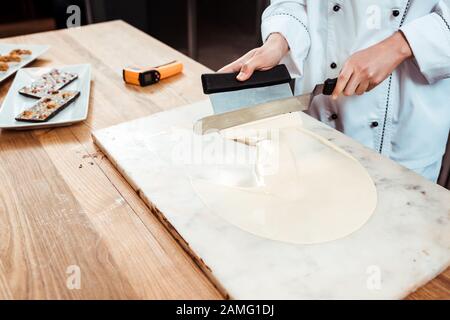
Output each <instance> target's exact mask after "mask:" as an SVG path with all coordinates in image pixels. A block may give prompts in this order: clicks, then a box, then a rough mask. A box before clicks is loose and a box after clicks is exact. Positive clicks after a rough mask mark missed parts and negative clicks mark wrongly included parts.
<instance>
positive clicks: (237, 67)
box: [217, 49, 256, 73]
mask: <svg viewBox="0 0 450 320" xmlns="http://www.w3.org/2000/svg"><path fill="white" fill-rule="evenodd" d="M255 51H256V49H253V50H251V51H249V52H247V53H246V54H244V55H243V56H242V57H240V58H239V59H237V60H236V61H234V62H232V63H230V64H228V65H226V66H225V67H223V68H222V69H220V70H219V71H217V72H219V73H229V72H238V71H241V68H242V66H243V65H244V63H246V62H247V61H248V60H249V59H251V57H253V56H254V55H255Z"/></svg>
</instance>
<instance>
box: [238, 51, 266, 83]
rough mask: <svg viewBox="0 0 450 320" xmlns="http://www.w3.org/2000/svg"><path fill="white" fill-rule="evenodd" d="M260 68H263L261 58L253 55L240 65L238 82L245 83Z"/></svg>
mask: <svg viewBox="0 0 450 320" xmlns="http://www.w3.org/2000/svg"><path fill="white" fill-rule="evenodd" d="M261 67H263V63H262V59H261V56H260V55H254V56H253V57H252V58H251V59H250V60H248V61H247V62H246V63H244V64H243V65H242V68H241V72H239V74H238V76H237V79H238V80H239V81H246V80H248V79H249V78H250V77H251V76H252V74H253V72H255V70H259V69H260V68H261Z"/></svg>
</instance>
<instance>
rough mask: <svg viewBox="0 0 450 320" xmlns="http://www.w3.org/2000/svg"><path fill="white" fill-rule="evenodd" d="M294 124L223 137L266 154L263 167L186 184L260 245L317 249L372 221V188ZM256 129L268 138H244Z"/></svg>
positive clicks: (262, 124)
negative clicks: (263, 242)
mask: <svg viewBox="0 0 450 320" xmlns="http://www.w3.org/2000/svg"><path fill="white" fill-rule="evenodd" d="M293 117H294V118H293ZM293 119H294V120H298V118H297V117H296V116H295V115H294V116H293V115H285V116H281V117H277V118H275V119H270V120H264V121H259V122H258V123H253V124H247V125H245V126H241V127H237V128H233V129H228V130H225V131H224V132H223V136H224V137H226V139H234V141H236V142H235V143H240V144H245V145H246V146H248V148H253V149H255V148H256V154H257V155H258V154H265V156H264V161H263V162H264V163H262V162H261V159H260V158H258V156H256V157H255V159H256V160H255V161H254V162H253V163H251V164H249V165H248V166H239V167H237V166H236V167H233V166H232V165H227V166H216V168H215V169H214V173H212V174H210V175H208V174H205V177H206V176H207V177H208V178H205V177H203V178H202V177H198V176H192V177H191V183H192V186H193V188H194V190H195V191H196V193H197V195H198V196H199V197H200V199H201V200H202V201H203V202H204V204H205V205H206V206H207V207H208V208H209V210H210V211H211V212H212V213H214V214H216V215H218V216H220V217H222V218H223V219H225V220H226V221H228V222H229V223H231V224H233V225H235V226H237V227H239V228H241V229H242V230H245V231H247V232H249V233H252V234H254V235H257V236H260V237H263V238H267V239H271V240H277V241H283V242H288V243H294V244H317V243H323V242H328V241H333V240H337V239H341V238H343V237H346V236H348V235H350V234H352V233H354V232H355V231H357V230H358V229H360V228H361V227H363V226H364V224H365V223H366V222H367V221H368V220H369V218H370V217H371V215H372V214H373V213H374V211H375V208H376V204H377V192H376V188H375V185H374V183H373V181H372V179H371V177H370V176H369V174H368V172H367V171H366V169H365V168H364V167H363V166H362V165H361V164H360V163H359V162H358V161H357V160H355V159H354V158H353V157H352V156H350V155H349V154H348V153H346V152H345V151H344V150H342V149H340V148H338V147H337V146H335V145H333V144H331V143H330V142H328V141H327V140H326V139H323V138H322V137H320V136H317V135H316V134H314V133H312V132H310V131H308V130H306V129H304V128H303V127H302V126H301V123H300V122H296V125H293ZM255 128H256V129H261V128H271V130H272V133H271V134H270V135H269V136H270V137H269V138H267V137H266V138H264V139H259V138H258V137H256V136H255V134H254V132H255V130H253V131H252V130H249V131H247V129H255ZM274 129H275V130H276V131H275V133H274V131H273V130H274ZM245 132H250V133H249V134H248V135H246V134H245ZM255 137H256V138H255ZM253 151H254V150H253ZM211 169H212V167H211V166H209V169H206V170H211ZM223 177H228V179H224V178H223ZM230 177H231V178H230ZM252 177H253V178H252ZM252 179H253V180H252ZM250 180H252V181H250ZM243 181H245V183H243Z"/></svg>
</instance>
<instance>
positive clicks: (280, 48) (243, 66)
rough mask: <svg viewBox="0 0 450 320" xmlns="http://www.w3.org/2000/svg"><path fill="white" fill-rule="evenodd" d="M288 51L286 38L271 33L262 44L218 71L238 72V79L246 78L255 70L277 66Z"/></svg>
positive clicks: (243, 79)
mask: <svg viewBox="0 0 450 320" xmlns="http://www.w3.org/2000/svg"><path fill="white" fill-rule="evenodd" d="M288 51H289V45H288V43H287V41H286V39H285V38H284V37H283V36H282V35H281V34H280V33H272V34H271V35H270V36H269V37H268V38H267V41H266V42H265V43H264V45H263V46H262V47H260V48H256V49H253V50H251V51H249V52H248V53H246V54H245V55H244V56H242V57H241V58H239V59H238V60H236V61H234V62H232V63H230V64H229V65H227V66H225V67H223V68H222V69H220V70H219V71H218V72H239V74H238V76H237V79H238V80H239V81H245V80H248V79H249V78H250V77H251V76H252V74H253V72H254V71H255V70H260V71H265V70H269V69H272V68H273V67H275V66H277V65H278V64H279V63H280V61H281V59H282V58H283V57H284V56H285V55H286V53H287V52H288Z"/></svg>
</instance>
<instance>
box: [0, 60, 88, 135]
mask: <svg viewBox="0 0 450 320" xmlns="http://www.w3.org/2000/svg"><path fill="white" fill-rule="evenodd" d="M53 68H56V69H59V70H61V71H65V72H73V73H76V74H78V79H76V80H74V81H73V82H72V83H70V84H69V85H67V86H66V87H64V89H63V90H76V91H80V96H79V97H78V99H76V100H75V101H74V102H73V103H72V104H70V105H69V106H68V107H67V108H66V109H64V110H63V111H61V112H60V113H58V114H57V115H56V116H55V117H54V118H52V119H50V120H49V121H48V122H43V123H29V122H20V121H16V120H15V117H16V116H17V115H18V114H19V113H21V112H22V111H23V110H25V109H28V108H30V107H31V106H33V105H34V104H35V103H36V102H37V101H38V99H33V98H29V97H25V96H23V95H21V94H20V93H19V90H20V89H21V88H23V87H24V86H27V85H30V84H31V83H32V82H33V81H35V80H36V79H38V78H39V77H40V76H42V75H43V74H44V73H46V72H49V71H50V70H51V69H53ZM90 89H91V65H89V64H78V65H71V66H63V67H49V68H25V69H21V70H19V72H17V75H16V78H15V79H14V82H13V84H12V85H11V88H10V89H9V92H8V94H7V95H6V98H5V101H4V102H3V105H2V107H1V109H0V128H3V129H38V128H47V127H54V126H63V125H70V124H72V123H75V122H80V121H83V120H86V118H87V115H88V109H89V94H90Z"/></svg>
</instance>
